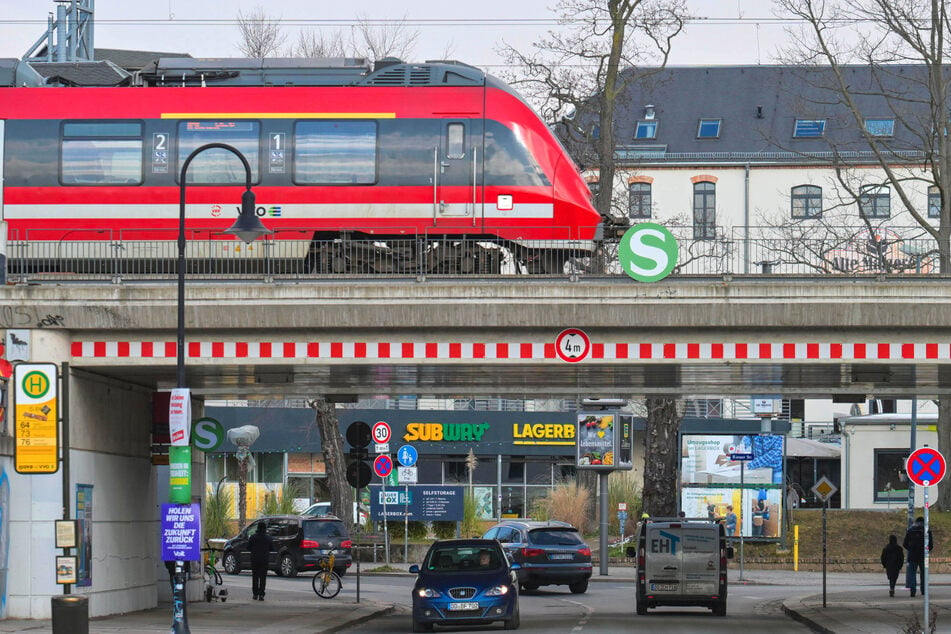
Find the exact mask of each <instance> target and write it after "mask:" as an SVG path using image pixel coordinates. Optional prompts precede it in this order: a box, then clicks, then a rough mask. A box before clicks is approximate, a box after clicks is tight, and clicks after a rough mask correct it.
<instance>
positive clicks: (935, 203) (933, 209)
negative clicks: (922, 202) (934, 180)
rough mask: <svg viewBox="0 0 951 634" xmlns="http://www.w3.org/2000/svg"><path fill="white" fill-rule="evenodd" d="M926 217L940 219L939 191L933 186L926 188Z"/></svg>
mask: <svg viewBox="0 0 951 634" xmlns="http://www.w3.org/2000/svg"><path fill="white" fill-rule="evenodd" d="M928 217H929V218H940V217H941V190H939V189H938V188H937V187H936V186H934V185H932V186H930V187H929V188H928Z"/></svg>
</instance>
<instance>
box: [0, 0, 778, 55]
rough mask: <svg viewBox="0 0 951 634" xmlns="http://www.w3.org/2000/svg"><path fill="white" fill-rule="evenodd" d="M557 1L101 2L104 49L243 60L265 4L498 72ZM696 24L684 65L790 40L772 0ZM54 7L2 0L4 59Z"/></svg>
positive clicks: (731, 0)
mask: <svg viewBox="0 0 951 634" xmlns="http://www.w3.org/2000/svg"><path fill="white" fill-rule="evenodd" d="M555 4H556V0H518V1H517V2H512V0H481V1H479V2H456V3H447V2H445V1H438V2H437V1H436V0H403V2H392V3H384V2H382V1H381V0H348V1H347V2H339V1H338V2H328V1H327V0H267V1H266V2H265V1H262V0H132V1H130V0H95V15H96V20H95V39H94V41H95V46H96V47H97V48H118V49H135V50H152V51H167V52H178V53H190V54H191V55H192V56H194V57H239V56H241V53H240V51H239V49H238V42H239V39H240V34H239V31H238V27H237V24H236V17H237V16H238V14H239V12H243V13H244V14H248V13H250V12H253V11H254V10H255V9H257V8H259V7H265V8H264V11H265V13H267V15H269V16H271V17H275V18H280V19H281V21H282V28H283V29H284V30H286V31H287V33H288V35H289V37H288V40H289V41H290V40H294V39H296V37H297V33H298V31H299V30H300V29H302V28H304V29H309V28H313V27H314V26H320V27H321V28H322V29H349V28H350V26H351V25H352V24H353V23H354V21H356V20H357V19H359V18H361V17H363V18H367V17H372V19H392V20H400V19H402V20H405V22H406V26H407V28H410V29H415V30H417V31H418V32H419V43H418V44H417V46H416V49H415V55H414V59H412V60H407V61H422V60H425V59H432V58H441V57H444V56H445V53H446V51H451V56H452V57H453V58H455V59H458V60H461V61H464V62H466V63H468V64H471V65H473V66H478V67H480V68H484V69H487V70H489V72H493V69H498V68H499V66H500V65H501V63H502V62H501V59H500V58H499V56H498V55H497V53H496V50H497V48H498V47H499V45H500V44H501V43H502V42H503V41H504V42H505V43H508V44H511V45H513V46H515V47H517V48H518V49H519V50H525V51H528V50H530V48H531V44H532V42H534V41H535V40H536V39H537V38H538V37H539V36H541V35H544V33H545V32H546V31H547V30H549V29H556V28H558V26H557V25H556V24H555V22H554V19H555V18H556V14H555V12H554V11H553V9H552V7H554V6H555ZM687 4H688V7H689V10H690V11H691V13H692V15H693V16H695V17H696V18H697V19H696V20H694V21H692V22H691V23H690V24H689V25H688V26H687V28H686V29H685V31H684V32H683V33H682V34H681V35H680V36H679V37H678V38H677V40H676V41H675V44H674V49H673V53H672V56H671V59H670V62H669V63H671V64H675V65H714V64H759V63H762V64H768V63H773V62H775V53H776V47H777V43H780V42H782V41H783V40H784V39H785V38H786V35H785V32H784V28H783V26H782V25H781V24H777V23H776V21H775V19H774V18H775V16H774V15H773V13H772V3H771V2H770V1H769V0H688V2H687ZM56 7H57V4H56V3H55V2H53V1H52V0H0V57H15V58H19V57H22V56H23V55H24V53H26V51H27V50H29V49H30V47H32V46H33V44H34V43H35V42H36V41H37V40H38V39H40V38H41V37H44V36H45V33H46V23H47V15H48V14H49V13H50V12H54V13H55V11H56Z"/></svg>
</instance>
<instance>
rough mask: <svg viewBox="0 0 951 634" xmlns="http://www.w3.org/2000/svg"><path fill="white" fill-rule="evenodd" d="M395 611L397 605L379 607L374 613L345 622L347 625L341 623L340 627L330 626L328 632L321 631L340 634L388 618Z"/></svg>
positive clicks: (367, 613)
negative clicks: (356, 626)
mask: <svg viewBox="0 0 951 634" xmlns="http://www.w3.org/2000/svg"><path fill="white" fill-rule="evenodd" d="M395 611H396V606H395V605H393V604H390V605H385V606H382V607H379V608H377V609H375V610H373V611H372V612H366V613H365V614H362V615H360V616H358V617H355V618H353V619H350V620H348V621H347V622H345V623H341V624H340V625H332V626H330V628H328V629H326V630H321V631H323V632H340V631H342V630H346V629H350V628H351V627H354V626H355V625H360V624H361V623H366V622H367V621H370V620H373V619H375V618H377V617H380V616H386V615H387V614H392V613H393V612H395Z"/></svg>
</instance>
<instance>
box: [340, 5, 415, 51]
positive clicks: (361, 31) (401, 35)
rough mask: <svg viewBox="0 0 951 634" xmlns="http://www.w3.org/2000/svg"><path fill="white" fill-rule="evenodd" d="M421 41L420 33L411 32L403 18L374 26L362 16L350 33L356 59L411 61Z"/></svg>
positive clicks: (366, 17)
mask: <svg viewBox="0 0 951 634" xmlns="http://www.w3.org/2000/svg"><path fill="white" fill-rule="evenodd" d="M418 41H419V31H418V30H411V29H409V28H408V27H407V25H406V18H405V17H403V18H402V19H400V20H399V21H396V22H386V23H382V24H379V25H377V24H374V22H373V20H371V19H370V18H369V17H368V16H366V15H365V14H364V15H361V16H359V17H358V18H357V22H356V24H354V25H353V27H352V29H351V31H350V51H351V53H352V54H353V56H354V57H363V58H365V59H369V60H380V59H383V58H384V57H397V58H399V59H404V60H405V59H410V58H411V57H412V56H413V54H414V52H415V50H416V43H417V42H418Z"/></svg>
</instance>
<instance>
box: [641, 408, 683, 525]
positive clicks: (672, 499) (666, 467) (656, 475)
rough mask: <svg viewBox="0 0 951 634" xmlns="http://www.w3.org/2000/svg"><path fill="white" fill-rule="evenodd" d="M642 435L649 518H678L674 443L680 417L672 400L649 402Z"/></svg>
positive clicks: (646, 505) (675, 449)
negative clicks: (645, 426)
mask: <svg viewBox="0 0 951 634" xmlns="http://www.w3.org/2000/svg"><path fill="white" fill-rule="evenodd" d="M645 405H646V406H647V430H646V431H645V433H644V504H643V507H644V508H643V510H644V512H645V513H648V514H649V515H650V516H651V517H673V516H675V515H677V490H678V486H677V456H678V455H679V452H678V447H677V442H678V439H679V431H680V421H681V418H682V415H681V414H680V413H679V412H678V411H677V401H676V400H674V399H671V398H648V399H646V400H645Z"/></svg>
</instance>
